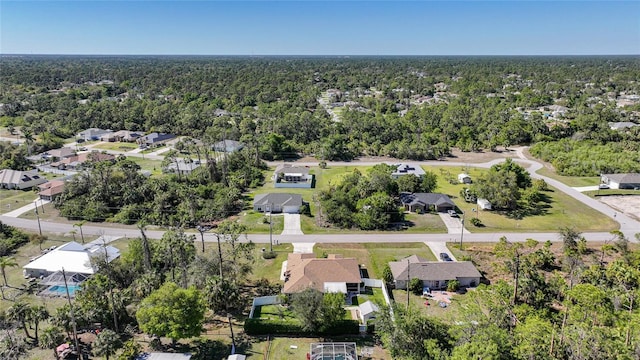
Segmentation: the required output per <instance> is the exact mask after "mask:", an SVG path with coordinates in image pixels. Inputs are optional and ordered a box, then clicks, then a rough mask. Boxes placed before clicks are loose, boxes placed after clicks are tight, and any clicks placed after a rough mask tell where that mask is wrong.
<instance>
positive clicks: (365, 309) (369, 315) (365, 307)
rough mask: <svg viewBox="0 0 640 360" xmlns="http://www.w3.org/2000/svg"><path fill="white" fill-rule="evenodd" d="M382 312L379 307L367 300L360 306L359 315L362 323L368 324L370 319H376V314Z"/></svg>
mask: <svg viewBox="0 0 640 360" xmlns="http://www.w3.org/2000/svg"><path fill="white" fill-rule="evenodd" d="M378 311H380V309H379V308H378V305H376V304H374V303H373V302H371V300H367V301H365V302H364V303H362V304H360V305H358V313H359V314H360V322H361V323H362V324H366V323H367V321H369V320H370V319H375V318H376V313H377V312H378Z"/></svg>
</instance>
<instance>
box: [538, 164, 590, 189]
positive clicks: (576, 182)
mask: <svg viewBox="0 0 640 360" xmlns="http://www.w3.org/2000/svg"><path fill="white" fill-rule="evenodd" d="M536 172H537V173H538V174H540V175H542V176H546V177H550V178H552V179H555V180H558V181H560V182H561V183H563V184H565V185H567V186H571V187H580V186H593V185H598V184H599V183H600V178H599V177H598V176H564V175H558V174H556V172H555V171H553V170H551V169H548V168H546V167H543V168H542V169H540V170H538V171H536Z"/></svg>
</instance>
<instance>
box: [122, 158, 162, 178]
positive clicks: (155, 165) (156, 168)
mask: <svg viewBox="0 0 640 360" xmlns="http://www.w3.org/2000/svg"><path fill="white" fill-rule="evenodd" d="M127 159H129V160H131V161H133V162H135V163H136V164H138V165H140V168H141V169H142V170H147V171H151V174H152V175H162V161H160V160H151V159H143V158H141V157H138V156H127Z"/></svg>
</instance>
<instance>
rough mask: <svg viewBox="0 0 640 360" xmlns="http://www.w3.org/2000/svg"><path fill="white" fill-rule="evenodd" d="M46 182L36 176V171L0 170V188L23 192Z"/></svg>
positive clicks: (42, 177)
mask: <svg viewBox="0 0 640 360" xmlns="http://www.w3.org/2000/svg"><path fill="white" fill-rule="evenodd" d="M46 182H47V179H46V178H45V177H44V176H40V175H38V170H36V169H33V170H27V171H18V170H11V169H2V170H0V188H4V189H17V190H24V189H30V188H32V187H34V186H38V185H40V184H43V183H46Z"/></svg>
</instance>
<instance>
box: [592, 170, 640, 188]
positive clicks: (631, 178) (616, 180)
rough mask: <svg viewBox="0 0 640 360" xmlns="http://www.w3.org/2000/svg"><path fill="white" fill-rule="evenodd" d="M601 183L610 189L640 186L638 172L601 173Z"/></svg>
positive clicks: (639, 174)
mask: <svg viewBox="0 0 640 360" xmlns="http://www.w3.org/2000/svg"><path fill="white" fill-rule="evenodd" d="M600 179H601V183H602V184H607V185H609V188H611V189H637V188H640V173H635V174H602V175H600Z"/></svg>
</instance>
